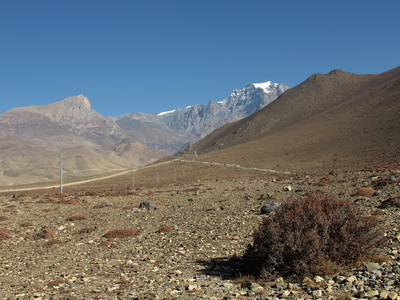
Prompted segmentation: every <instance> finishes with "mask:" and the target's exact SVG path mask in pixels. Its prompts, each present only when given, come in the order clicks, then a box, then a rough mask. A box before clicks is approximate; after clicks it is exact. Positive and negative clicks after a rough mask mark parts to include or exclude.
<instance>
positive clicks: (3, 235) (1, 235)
mask: <svg viewBox="0 0 400 300" xmlns="http://www.w3.org/2000/svg"><path fill="white" fill-rule="evenodd" d="M9 233H10V230H9V229H8V228H0V242H1V241H4V240H7V239H11V238H12V236H11V235H9Z"/></svg>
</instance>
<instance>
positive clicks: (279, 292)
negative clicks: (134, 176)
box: [0, 170, 400, 299]
mask: <svg viewBox="0 0 400 300" xmlns="http://www.w3.org/2000/svg"><path fill="white" fill-rule="evenodd" d="M236 175H237V174H236ZM238 177H240V176H239V175H237V176H235V178H231V179H229V178H226V179H218V180H216V179H203V178H202V179H200V180H196V181H194V182H193V183H190V182H187V183H182V184H175V183H165V184H160V185H158V186H156V187H144V186H143V187H138V188H137V189H135V190H132V189H131V188H124V187H122V186H121V187H120V188H116V187H114V188H104V189H100V192H99V191H97V192H96V191H94V190H93V189H92V190H90V191H87V190H86V191H85V190H84V189H83V188H82V189H76V190H73V191H69V192H67V193H64V194H62V195H60V194H57V192H55V191H43V192H38V191H32V192H31V193H26V192H24V193H20V194H19V195H18V194H14V195H13V194H9V195H5V194H3V196H0V203H1V212H0V220H1V221H0V227H1V228H3V229H1V230H0V239H1V241H0V254H1V264H0V282H1V290H0V298H1V299H32V298H35V299H188V298H191V299H350V298H351V297H354V298H364V299H400V297H399V296H398V295H400V269H399V266H400V264H399V254H398V251H399V239H400V231H399V228H398V224H399V219H400V216H399V208H398V207H397V206H396V205H395V204H396V203H394V202H393V203H394V204H393V203H392V202H390V201H389V202H384V200H388V199H397V198H399V197H400V186H399V177H400V174H399V173H396V172H393V171H383V170H381V171H376V170H375V171H363V172H353V173H349V172H343V173H333V172H331V173H330V174H329V173H326V174H320V175H290V174H282V175H279V174H272V173H265V172H259V173H257V172H253V173H252V174H251V175H250V176H243V179H238ZM214 178H215V177H214ZM362 188H373V189H375V190H377V191H378V192H377V193H376V194H375V196H371V195H363V193H362V192H361V193H360V195H355V196H352V194H354V193H355V192H357V191H359V190H360V189H362ZM309 192H314V193H315V192H317V193H321V194H324V195H330V196H336V197H341V198H346V199H349V200H350V201H353V202H354V203H356V204H357V205H359V206H360V207H361V209H362V210H363V211H364V212H365V213H368V214H374V215H376V216H377V217H378V219H379V220H380V224H381V225H382V226H384V228H385V235H387V236H388V238H389V246H388V247H386V248H385V249H384V252H385V254H386V257H387V259H386V260H385V261H379V262H377V263H376V264H371V263H369V264H368V262H366V264H365V265H364V266H361V267H359V268H357V269H352V270H344V271H342V272H341V273H339V274H335V275H332V276H327V277H324V278H320V277H317V278H308V279H306V280H305V281H304V282H291V281H290V280H288V279H283V278H280V279H278V280H276V281H274V282H260V281H255V280H251V278H243V277H240V275H238V270H237V267H238V264H237V263H236V261H235V259H232V258H234V257H235V256H240V255H241V254H242V253H243V252H244V250H245V249H246V246H247V245H248V244H249V243H251V242H252V231H253V229H254V228H255V227H256V226H258V224H259V223H260V222H261V220H262V218H264V217H265V216H264V215H261V214H260V209H261V207H262V206H263V205H264V204H267V203H272V202H278V203H282V202H284V201H290V199H293V198H295V197H302V196H304V195H306V194H307V193H309ZM143 201H152V202H154V204H155V205H156V206H155V208H153V207H151V208H150V209H149V210H148V209H146V208H142V209H139V206H140V203H141V202H143ZM382 203H384V204H383V205H382ZM121 229H132V230H125V231H121ZM133 229H136V230H133ZM113 230H120V231H114V232H112V231H113Z"/></svg>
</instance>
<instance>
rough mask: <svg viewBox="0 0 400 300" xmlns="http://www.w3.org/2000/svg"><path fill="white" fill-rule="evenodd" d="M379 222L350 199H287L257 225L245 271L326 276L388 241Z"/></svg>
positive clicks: (268, 275) (272, 276)
mask: <svg viewBox="0 0 400 300" xmlns="http://www.w3.org/2000/svg"><path fill="white" fill-rule="evenodd" d="M376 225H377V221H376V219H375V218H374V217H372V216H363V215H362V214H361V213H360V211H359V210H358V208H357V207H356V206H354V205H352V204H350V203H349V202H347V201H345V200H340V199H337V198H333V197H322V196H317V195H315V194H312V195H309V196H308V197H306V198H303V199H296V200H293V201H290V202H287V203H285V204H283V205H281V206H280V207H279V208H278V209H277V210H276V212H275V214H274V215H272V216H270V217H268V218H265V219H264V221H263V222H262V223H261V224H260V226H259V228H258V229H256V230H255V232H254V235H253V245H249V246H248V248H247V250H246V252H245V254H244V256H243V259H244V262H245V267H244V269H243V271H244V272H246V273H248V274H252V275H254V276H256V277H261V278H263V279H265V280H273V279H275V278H276V277H279V276H286V277H288V276H289V277H298V278H302V277H304V276H315V275H323V273H324V272H331V271H334V270H335V269H336V268H338V267H339V266H346V265H351V264H354V263H355V262H356V261H357V260H359V259H360V258H361V257H372V256H373V255H374V254H375V253H376V250H377V249H378V247H379V246H382V245H383V244H384V241H385V240H384V237H383V234H382V232H381V231H380V230H378V229H377V226H376Z"/></svg>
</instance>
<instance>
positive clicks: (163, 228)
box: [157, 225, 174, 233]
mask: <svg viewBox="0 0 400 300" xmlns="http://www.w3.org/2000/svg"><path fill="white" fill-rule="evenodd" d="M172 230H174V229H173V228H172V227H171V226H167V225H163V226H161V227H160V228H158V230H157V232H158V233H168V232H171V231H172Z"/></svg>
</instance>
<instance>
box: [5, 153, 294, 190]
mask: <svg viewBox="0 0 400 300" xmlns="http://www.w3.org/2000/svg"><path fill="white" fill-rule="evenodd" d="M173 161H181V162H193V163H201V164H206V165H214V166H224V167H229V168H239V169H243V170H253V171H262V172H269V173H281V174H290V172H279V171H276V170H272V169H261V168H254V167H244V166H240V165H236V164H225V163H218V162H209V161H201V160H183V159H174V160H171V161H166V162H160V163H155V164H152V165H148V166H145V167H143V168H142V169H145V168H152V167H155V166H158V165H164V164H168V163H171V162H173ZM130 172H132V170H123V171H120V172H117V173H113V174H109V175H105V176H101V177H96V178H90V179H83V180H79V181H74V182H67V183H63V187H67V186H73V185H80V184H85V183H89V182H94V181H99V180H104V179H109V178H113V177H117V176H122V175H125V174H128V173H130ZM59 187H60V184H59V183H54V182H51V183H49V185H46V184H41V186H36V187H33V186H31V187H24V188H18V187H16V188H11V189H10V188H8V189H4V190H3V189H2V188H1V187H0V193H9V192H22V191H32V190H43V189H52V188H59Z"/></svg>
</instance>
